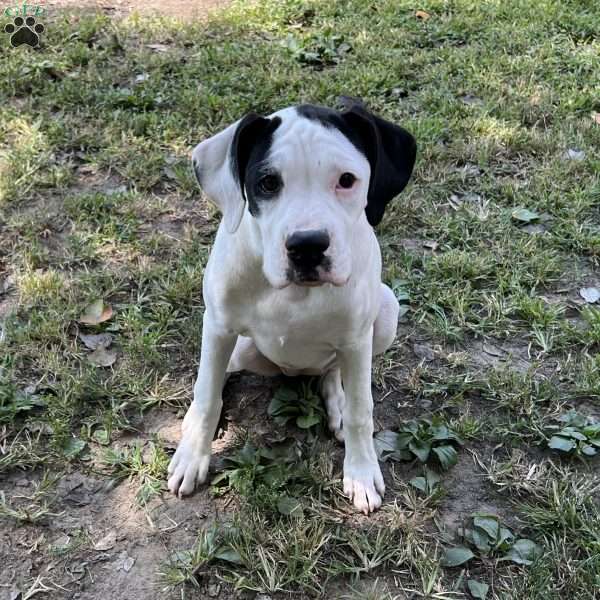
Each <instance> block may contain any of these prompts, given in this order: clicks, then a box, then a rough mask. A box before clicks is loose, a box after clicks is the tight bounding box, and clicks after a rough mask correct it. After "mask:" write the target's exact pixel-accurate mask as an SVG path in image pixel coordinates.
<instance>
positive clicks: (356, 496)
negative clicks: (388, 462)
mask: <svg viewBox="0 0 600 600" xmlns="http://www.w3.org/2000/svg"><path fill="white" fill-rule="evenodd" d="M344 494H346V496H348V498H350V500H352V502H353V503H354V506H355V507H356V508H357V509H358V510H360V511H361V512H363V513H365V515H368V514H369V513H370V512H373V511H374V510H377V509H378V508H379V507H380V506H381V500H382V498H383V495H384V494H385V484H384V483H383V476H382V475H381V469H380V468H379V464H377V463H375V464H368V463H367V464H365V465H364V466H363V467H346V466H345V467H344Z"/></svg>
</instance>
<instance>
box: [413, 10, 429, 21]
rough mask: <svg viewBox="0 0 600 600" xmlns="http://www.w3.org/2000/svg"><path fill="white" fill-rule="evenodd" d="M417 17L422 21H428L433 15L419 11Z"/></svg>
mask: <svg viewBox="0 0 600 600" xmlns="http://www.w3.org/2000/svg"><path fill="white" fill-rule="evenodd" d="M415 17H417V19H420V20H421V21H427V20H428V19H430V18H431V15H430V14H429V13H428V12H425V11H424V10H418V11H417V12H416V13H415Z"/></svg>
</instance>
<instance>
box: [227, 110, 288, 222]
mask: <svg viewBox="0 0 600 600" xmlns="http://www.w3.org/2000/svg"><path fill="white" fill-rule="evenodd" d="M280 124H281V118H280V117H273V118H272V119H266V118H265V117H261V116H259V115H257V114H255V113H250V114H248V115H246V116H245V117H244V118H243V119H242V120H241V121H240V124H239V125H238V127H237V129H236V131H235V134H234V136H233V141H232V142H231V150H230V152H231V156H230V161H231V171H232V174H233V177H234V179H235V180H236V181H237V183H238V185H239V186H240V190H241V191H242V195H243V196H244V198H245V199H247V200H248V209H249V210H250V214H251V215H252V216H254V217H255V216H257V215H258V214H259V201H260V200H262V199H267V198H271V197H274V196H275V195H276V194H261V193H260V191H259V190H258V182H259V181H260V179H261V177H264V176H265V175H272V174H275V173H274V172H273V171H272V170H271V169H269V167H268V165H267V162H266V161H267V158H268V156H269V152H270V150H271V145H272V143H273V133H274V132H275V130H276V129H277V128H278V127H279V125H280Z"/></svg>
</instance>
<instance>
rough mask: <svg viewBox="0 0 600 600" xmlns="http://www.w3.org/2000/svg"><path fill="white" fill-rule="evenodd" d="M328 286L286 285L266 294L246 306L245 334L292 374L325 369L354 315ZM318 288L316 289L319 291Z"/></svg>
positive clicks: (269, 357) (332, 358) (267, 355)
mask: <svg viewBox="0 0 600 600" xmlns="http://www.w3.org/2000/svg"><path fill="white" fill-rule="evenodd" d="M321 291H325V292H326V290H320V289H319V290H309V289H300V290H297V289H296V290H294V289H286V290H274V291H273V292H272V293H267V294H264V295H263V296H262V297H260V298H258V299H257V301H256V302H254V303H253V304H251V305H250V306H246V307H245V311H246V314H245V316H244V318H243V319H242V320H243V323H244V326H243V331H241V332H240V333H241V334H242V335H245V336H248V337H251V338H252V339H253V340H254V343H255V344H256V346H257V348H258V349H259V350H260V352H261V353H262V354H263V355H264V356H266V357H267V358H268V359H269V360H271V361H272V362H274V363H275V364H277V365H278V366H279V367H281V368H282V369H283V370H284V371H285V370H287V371H289V372H290V374H291V373H292V372H293V371H294V370H307V369H308V370H312V369H314V370H321V369H323V368H326V367H327V366H328V365H329V364H331V362H332V361H333V360H334V358H335V350H334V349H335V348H336V347H338V346H339V345H340V342H341V341H342V340H344V339H345V338H346V337H347V335H348V333H349V330H350V329H351V321H352V319H351V315H350V314H349V313H348V310H347V307H346V306H344V305H342V306H340V302H339V299H337V298H332V297H331V296H330V294H327V293H319V292H321ZM315 292H316V293H315Z"/></svg>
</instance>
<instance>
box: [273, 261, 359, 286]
mask: <svg viewBox="0 0 600 600" xmlns="http://www.w3.org/2000/svg"><path fill="white" fill-rule="evenodd" d="M264 274H265V277H266V279H267V281H268V282H269V284H270V285H271V287H273V288H275V289H276V290H283V289H285V288H287V287H289V286H291V285H293V286H298V287H306V288H309V287H322V286H324V285H326V284H331V285H333V286H335V287H342V286H344V285H346V284H347V283H348V280H349V279H350V273H338V272H333V271H330V270H325V269H322V268H320V267H317V268H316V269H312V270H310V271H299V270H296V269H293V268H291V267H289V268H287V269H286V270H285V271H284V272H282V273H277V274H274V273H268V272H267V271H266V270H265V271H264Z"/></svg>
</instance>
